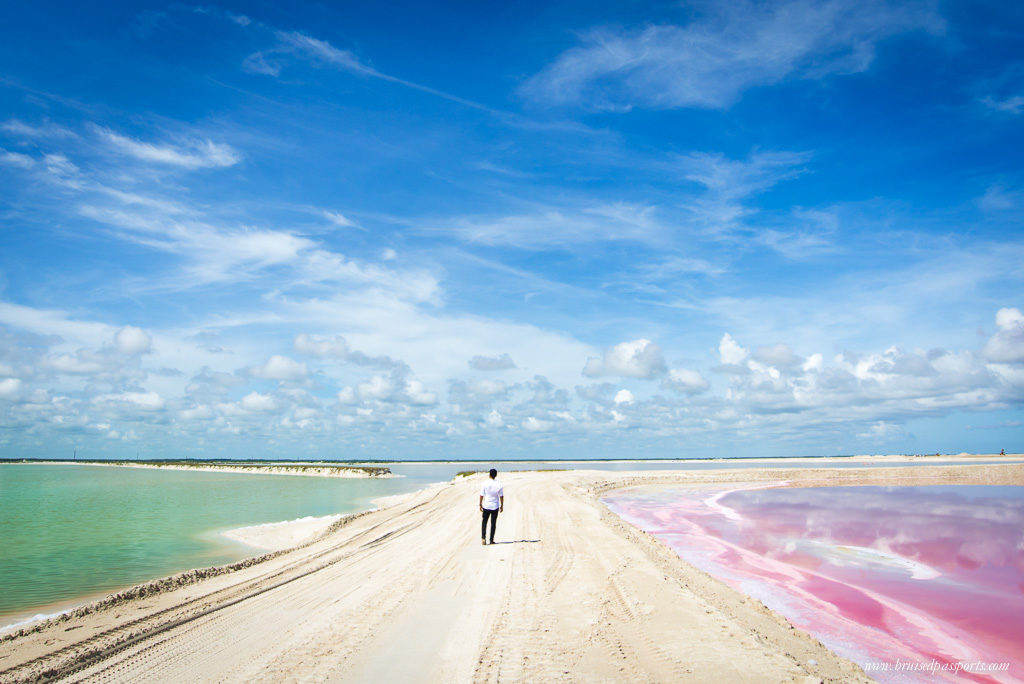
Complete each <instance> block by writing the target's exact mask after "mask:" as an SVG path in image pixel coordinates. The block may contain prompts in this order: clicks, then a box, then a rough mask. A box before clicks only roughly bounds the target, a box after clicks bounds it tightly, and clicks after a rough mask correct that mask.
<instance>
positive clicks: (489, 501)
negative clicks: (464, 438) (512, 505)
mask: <svg viewBox="0 0 1024 684" xmlns="http://www.w3.org/2000/svg"><path fill="white" fill-rule="evenodd" d="M489 474H490V476H491V479H490V481H489V482H485V483H484V486H483V487H481V488H480V512H481V513H483V514H484V516H483V522H481V523H480V543H481V544H486V543H487V519H488V518H490V519H491V543H492V544H493V543H494V528H495V527H497V526H498V513H501V512H502V511H503V510H505V488H504V487H502V486H501V483H500V482H498V471H497V470H495V469H494V468H491V472H490V473H489Z"/></svg>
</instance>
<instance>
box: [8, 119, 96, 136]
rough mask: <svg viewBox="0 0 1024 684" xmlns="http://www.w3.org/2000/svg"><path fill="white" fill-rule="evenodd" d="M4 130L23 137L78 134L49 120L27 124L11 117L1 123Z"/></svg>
mask: <svg viewBox="0 0 1024 684" xmlns="http://www.w3.org/2000/svg"><path fill="white" fill-rule="evenodd" d="M0 129H2V130H3V131H5V132H7V133H9V134H11V135H15V136H18V137H22V138H77V137H78V134H77V133H75V132H74V131H72V130H71V129H70V128H65V127H64V126H58V125H57V124H54V123H50V122H48V121H46V122H43V123H40V124H35V125H33V124H27V123H25V122H24V121H19V120H18V119H11V120H9V121H5V122H4V123H2V124H0Z"/></svg>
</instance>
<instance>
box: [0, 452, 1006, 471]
mask: <svg viewBox="0 0 1024 684" xmlns="http://www.w3.org/2000/svg"><path fill="white" fill-rule="evenodd" d="M982 458H984V459H1001V458H1006V459H1024V453H1008V454H973V453H968V452H960V453H956V454H952V453H950V454H943V453H934V454H933V453H927V454H833V455H825V456H808V455H794V456H699V457H692V458H686V457H677V458H543V457H539V458H473V459H461V458H449V459H405V460H403V459H350V460H324V459H310V460H304V459H223V458H221V459H152V460H146V459H137V460H136V459H124V458H118V459H103V458H92V459H87V460H83V459H72V458H45V459H41V458H3V457H0V465H3V464H5V463H51V464H76V463H79V464H83V465H140V466H141V465H146V466H153V467H167V466H172V465H173V466H186V467H189V468H200V467H208V466H226V467H229V468H237V467H247V466H248V467H252V466H256V467H279V466H286V467H292V466H300V467H320V468H361V469H372V468H385V469H386V467H385V465H384V464H402V465H416V464H421V463H422V464H428V463H432V464H460V463H496V464H501V463H504V464H516V463H721V462H740V461H742V462H744V463H763V462H777V461H786V462H790V463H796V462H801V461H813V462H822V461H826V462H827V461H861V460H865V461H874V462H902V461H926V460H960V459H982Z"/></svg>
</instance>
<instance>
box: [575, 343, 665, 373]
mask: <svg viewBox="0 0 1024 684" xmlns="http://www.w3.org/2000/svg"><path fill="white" fill-rule="evenodd" d="M665 372H666V366H665V360H664V358H662V354H661V347H659V346H658V345H656V344H655V343H653V342H651V341H650V340H644V339H640V340H633V341H632V342H622V343H620V344H617V345H615V346H614V347H609V348H608V349H606V350H605V351H604V354H603V355H602V356H601V357H600V358H597V357H591V358H589V359H587V363H586V365H584V367H583V375H585V376H587V377H590V378H597V377H602V376H618V377H626V378H645V379H650V378H655V377H658V376H660V375H664V374H665Z"/></svg>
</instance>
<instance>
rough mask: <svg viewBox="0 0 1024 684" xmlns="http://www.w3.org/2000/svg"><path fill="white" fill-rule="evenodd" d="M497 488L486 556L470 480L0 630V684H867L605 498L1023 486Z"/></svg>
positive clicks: (888, 473)
mask: <svg viewBox="0 0 1024 684" xmlns="http://www.w3.org/2000/svg"><path fill="white" fill-rule="evenodd" d="M502 479H503V481H504V483H505V487H506V495H507V499H506V510H505V513H504V514H503V515H502V516H501V519H500V521H499V530H498V538H499V541H501V542H502V543H499V544H496V545H493V546H481V545H480V543H479V540H478V534H477V533H478V525H479V518H478V515H477V510H476V495H477V490H478V487H479V485H480V482H481V479H480V477H479V476H475V477H471V478H464V479H460V480H459V481H457V482H453V483H451V484H449V485H447V486H443V487H437V488H433V489H431V490H426V491H424V492H420V493H418V494H416V495H413V496H411V497H408V498H406V499H404V500H402V501H400V502H399V503H396V504H394V505H392V506H390V507H389V508H387V509H384V510H381V511H376V512H372V513H367V514H363V515H360V516H356V517H352V518H346V519H345V520H342V521H341V522H340V523H339V524H338V526H337V527H336V528H335V529H333V530H332V531H330V532H329V533H328V535H327V536H326V537H324V538H322V539H319V540H317V541H314V542H312V543H309V544H306V545H305V546H303V547H300V548H298V549H294V550H291V551H288V552H285V553H280V554H271V555H270V556H269V557H267V558H266V559H265V560H263V561H262V562H259V563H255V564H252V565H250V566H249V567H243V568H241V569H238V570H236V571H233V572H230V573H224V574H218V575H214V576H210V577H206V578H203V579H200V580H198V581H192V579H191V578H188V577H180V578H177V579H175V580H172V581H169V582H165V583H164V584H163V585H162V586H164V587H165V588H164V589H162V590H160V591H157V590H156V586H157V585H155V584H154V585H153V587H154V589H153V590H152V591H150V590H144V591H141V592H140V591H136V592H135V593H136V594H139V593H141V594H142V595H141V596H137V597H135V598H131V599H126V600H123V601H109V602H108V605H106V606H104V607H101V608H98V609H94V610H86V611H79V614H77V615H75V616H72V617H69V618H67V619H64V620H57V621H51V622H49V623H45V624H44V625H41V626H40V627H38V628H37V629H36V631H33V632H30V633H27V634H23V635H21V636H18V637H16V638H5V639H4V640H3V641H2V642H0V681H23V680H32V679H35V678H36V677H38V676H40V675H43V674H44V673H46V674H49V675H53V676H62V677H65V678H66V680H67V681H93V680H99V679H103V680H105V681H126V682H127V681H131V682H138V681H215V680H216V681H238V682H241V681H253V680H256V681H338V682H367V681H388V682H395V681H422V682H467V681H477V682H500V681H509V682H511V681H524V682H525V681H529V682H548V681H567V682H584V681H586V682H591V681H623V682H626V681H629V682H635V681H656V682H675V681H698V682H722V681H729V682H767V681H771V682H817V681H843V682H858V681H871V680H870V679H869V678H868V677H866V676H865V675H864V673H863V672H862V671H861V670H860V669H859V668H858V667H857V666H856V665H854V664H853V663H851V662H849V661H847V660H844V659H842V658H840V657H838V656H836V655H835V654H833V653H831V652H830V651H829V650H828V649H826V648H825V647H824V646H822V645H821V644H820V643H818V642H817V641H816V640H815V639H813V638H812V637H810V636H808V635H807V634H804V633H803V632H800V631H799V630H796V629H793V628H792V627H791V626H790V625H789V623H788V622H786V620H785V619H784V618H782V617H780V616H779V615H777V614H775V613H773V612H771V611H769V610H768V609H766V608H764V607H763V606H762V605H760V604H759V603H757V602H755V601H752V600H750V599H747V598H745V597H744V596H742V595H740V594H738V593H736V592H734V591H733V590H731V589H729V588H727V587H726V586H725V585H723V584H721V583H720V582H718V581H717V580H715V579H713V578H711V577H709V576H707V575H705V574H704V573H702V572H700V571H698V570H696V569H694V568H692V567H691V566H689V565H687V564H685V563H683V562H682V561H680V560H679V559H678V557H677V556H676V555H675V554H674V553H673V552H672V551H670V550H669V549H668V548H667V547H665V546H664V545H663V544H661V543H660V542H658V541H656V540H655V539H653V538H652V537H649V536H648V535H646V534H644V533H642V532H640V531H638V530H636V529H635V528H633V527H631V526H629V525H628V524H626V523H624V522H622V521H621V520H620V519H618V518H617V517H616V516H614V515H613V514H611V513H610V512H609V511H608V510H607V509H606V508H605V507H604V506H603V505H602V504H601V503H600V501H599V500H598V498H597V497H598V496H599V494H600V493H601V492H602V491H605V490H607V489H608V488H610V487H616V486H622V485H628V484H639V483H644V482H693V483H697V482H710V481H718V482H721V481H735V482H740V481H748V480H754V479H756V480H763V479H771V480H788V481H790V482H793V483H805V484H810V483H815V484H856V483H863V484H867V483H886V484H924V483H929V482H944V481H950V480H951V479H952V480H955V481H963V482H968V481H973V482H979V483H980V482H1014V483H1017V484H1020V483H1024V466H1021V465H1000V466H941V467H938V466H937V467H932V466H921V467H915V468H913V469H909V468H872V469H864V470H858V469H842V470H838V469H837V470H813V471H811V470H803V471H801V470H788V469H787V470H749V471H739V470H731V471H717V472H714V471H712V472H708V471H703V472H688V473H666V472H664V471H662V472H647V473H608V472H595V471H573V472H543V473H539V472H538V473H508V474H505V475H503V477H502ZM179 585H180V586H179ZM167 587H170V588H167Z"/></svg>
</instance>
